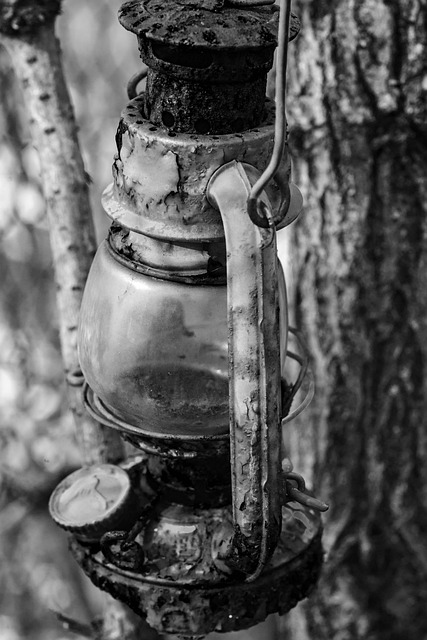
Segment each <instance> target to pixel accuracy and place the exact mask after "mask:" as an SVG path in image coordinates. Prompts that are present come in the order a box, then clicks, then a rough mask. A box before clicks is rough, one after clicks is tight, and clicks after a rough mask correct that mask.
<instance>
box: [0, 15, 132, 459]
mask: <svg viewBox="0 0 427 640" xmlns="http://www.w3.org/2000/svg"><path fill="white" fill-rule="evenodd" d="M12 4H16V3H12ZM30 4H31V3H30ZM0 9H1V10H2V12H4V3H2V4H1V5H0ZM24 14H25V12H24ZM13 15H14V16H15V14H13ZM19 15H20V12H19V11H18V15H17V16H15V17H14V18H13V20H12V24H16V25H17V27H16V29H15V31H16V33H15V35H13V36H8V35H5V34H4V35H3V36H2V38H1V43H2V44H4V45H5V47H6V49H7V50H8V52H9V54H10V57H11V60H12V63H13V66H14V69H15V73H16V75H17V77H18V78H19V80H20V81H21V87H22V92H23V98H24V101H25V105H26V108H27V112H28V118H29V124H30V131H31V135H32V138H33V143H34V145H35V147H36V149H37V151H38V153H39V157H40V164H41V169H42V182H43V191H44V195H45V198H46V204H47V214H48V219H49V228H50V238H51V246H52V253H53V262H54V272H55V280H56V285H57V295H56V298H57V305H58V312H59V329H60V337H61V350H62V356H63V361H64V369H65V374H66V376H67V380H68V381H69V382H70V381H71V384H70V385H69V398H70V404H71V408H72V410H73V413H74V417H75V420H76V426H77V436H78V439H79V443H80V447H81V451H82V457H83V460H84V462H85V463H92V462H97V461H103V460H106V459H110V460H114V459H117V457H119V456H120V452H121V445H120V441H119V440H118V438H117V437H116V436H115V434H110V433H106V431H104V429H103V428H101V427H100V426H98V425H97V424H96V423H94V422H93V420H92V419H91V418H90V417H89V416H88V415H87V413H86V412H85V410H84V407H83V404H82V398H81V386H79V385H78V384H77V386H76V385H75V384H73V380H72V379H73V373H74V372H76V371H77V370H78V369H79V364H78V358H77V326H78V316H79V310H80V303H81V298H82V294H83V288H84V284H85V281H86V277H87V274H88V271H89V268H90V265H91V262H92V258H93V255H94V252H95V249H96V244H95V234H94V230H93V223H92V216H91V210H90V204H89V194H88V187H87V182H86V174H85V171H84V167H83V161H82V157H81V153H80V149H79V145H78V141H77V128H76V124H75V120H74V114H73V110H72V106H71V103H70V99H69V95H68V91H67V88H66V85H65V81H64V76H63V73H62V67H61V59H60V47H59V43H58V41H57V39H56V37H55V33H54V25H53V22H52V21H51V20H50V21H48V22H47V23H46V24H43V25H42V26H38V24H36V26H35V28H33V29H32V30H30V31H28V32H27V29H28V28H29V27H28V25H27V22H28V21H26V22H25V21H24V22H25V25H26V29H24V30H23V31H22V30H20V28H19V25H20V22H19ZM25 16H27V17H28V14H25V15H24V17H25ZM7 26H8V23H7V21H6V20H5V21H4V22H3V23H2V26H1V30H3V31H4V30H6V32H8V29H7V28H6V27H7ZM9 31H10V29H9Z"/></svg>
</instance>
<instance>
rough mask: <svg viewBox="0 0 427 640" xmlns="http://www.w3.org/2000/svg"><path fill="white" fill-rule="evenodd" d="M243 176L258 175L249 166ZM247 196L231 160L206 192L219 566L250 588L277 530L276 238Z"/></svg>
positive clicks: (269, 552) (241, 170)
mask: <svg viewBox="0 0 427 640" xmlns="http://www.w3.org/2000/svg"><path fill="white" fill-rule="evenodd" d="M248 171H249V172H251V173H252V172H254V171H255V170H254V169H253V167H250V166H249V165H248ZM250 190H251V183H250V181H249V178H248V175H247V172H246V171H245V167H244V165H243V164H241V163H239V162H236V161H233V162H230V163H228V164H225V165H223V166H222V167H221V168H220V169H218V170H217V171H216V173H215V174H214V175H213V176H212V178H211V180H210V182H209V184H208V189H207V197H208V200H209V201H210V202H211V204H212V205H213V206H216V207H217V208H218V209H219V211H220V213H221V217H222V221H223V224H224V231H225V239H226V245H227V296H228V298H227V299H228V329H229V379H230V382H229V394H230V447H231V460H232V491H233V519H234V535H233V536H232V539H231V541H230V544H229V545H228V546H227V547H226V551H225V557H224V558H223V560H224V562H225V563H226V564H228V565H230V566H232V567H233V568H234V569H238V570H240V571H242V572H243V573H245V574H247V580H248V581H252V580H255V578H256V577H257V576H258V575H259V574H260V573H261V571H262V569H263V567H264V566H265V565H266V563H267V562H268V560H269V558H270V557H271V555H272V553H273V552H274V549H275V546H276V544H277V540H278V538H279V535H280V526H281V500H280V490H279V482H278V478H279V475H280V461H281V455H280V444H281V438H280V418H281V407H280V395H281V394H280V384H281V378H280V356H279V354H280V345H279V313H278V310H279V307H278V293H277V290H278V287H277V250H276V237H275V235H276V234H275V230H274V229H261V228H260V227H257V226H256V225H254V224H253V223H252V221H251V220H250V218H249V216H248V212H247V200H248V196H249V193H250ZM267 206H268V205H267ZM283 311H284V312H286V311H285V310H283Z"/></svg>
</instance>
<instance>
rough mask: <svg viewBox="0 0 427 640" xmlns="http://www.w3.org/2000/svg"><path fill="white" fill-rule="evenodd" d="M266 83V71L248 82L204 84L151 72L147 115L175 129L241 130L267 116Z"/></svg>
mask: <svg viewBox="0 0 427 640" xmlns="http://www.w3.org/2000/svg"><path fill="white" fill-rule="evenodd" d="M271 62H272V61H271ZM266 84H267V76H266V73H264V74H263V75H262V76H261V77H260V78H254V79H252V80H251V81H249V82H246V83H243V82H240V83H235V82H223V83H221V84H212V83H209V84H208V83H206V82H205V83H203V84H201V83H195V82H194V81H193V80H188V81H187V80H183V79H182V78H181V77H176V78H172V77H171V76H170V75H168V74H163V73H162V74H160V73H152V72H149V73H148V77H147V86H146V95H145V97H146V103H145V104H146V113H147V117H148V118H149V120H150V122H151V123H152V124H155V125H157V126H164V127H166V128H167V129H168V130H169V131H172V132H183V133H198V134H202V135H206V134H212V135H218V134H221V135H223V134H227V133H240V132H242V131H246V130H247V129H252V128H254V127H258V126H259V125H260V124H261V122H262V120H263V119H264V114H265V91H266Z"/></svg>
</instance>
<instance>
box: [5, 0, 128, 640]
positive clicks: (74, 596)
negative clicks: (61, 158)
mask: <svg viewBox="0 0 427 640" xmlns="http://www.w3.org/2000/svg"><path fill="white" fill-rule="evenodd" d="M119 5H120V2H119V0H115V1H114V2H111V0H110V1H108V2H107V0H98V1H97V2H89V3H88V2H85V1H84V0H74V1H73V2H71V0H68V2H64V5H63V13H62V16H61V17H60V18H59V20H58V21H57V33H58V36H59V38H60V40H61V43H62V48H63V63H64V68H65V74H66V78H67V80H68V85H69V89H70V93H71V97H72V102H73V104H74V107H75V112H76V119H77V122H78V125H79V129H80V134H79V136H80V144H81V147H82V152H83V157H84V161H85V165H86V170H87V172H88V174H89V176H90V179H91V181H92V184H91V197H92V202H93V211H94V216H95V224H96V228H97V233H98V238H99V239H102V237H103V235H104V234H105V232H106V229H107V226H108V225H107V220H106V218H105V216H104V215H103V214H102V210H101V206H100V194H101V191H102V189H103V188H104V187H105V186H106V185H107V184H108V182H109V181H110V176H111V163H112V157H113V154H114V151H115V145H114V134H115V129H116V127H117V123H118V118H119V114H120V111H121V109H122V108H123V106H124V104H125V103H126V90H125V89H126V83H127V80H128V79H129V77H130V76H131V75H132V74H133V73H135V71H137V70H138V68H139V67H140V64H141V63H140V62H139V57H138V51H137V45H136V39H135V38H134V37H133V36H132V35H131V34H129V33H128V32H126V31H125V30H124V29H123V28H122V27H121V26H120V25H119V23H118V21H117V9H118V7H119ZM0 87H1V89H0V269H1V287H0V300H1V303H0V513H1V517H0V640H21V639H24V638H25V639H31V640H42V639H43V640H53V639H55V640H61V639H62V638H69V637H74V638H76V637H79V635H78V634H77V635H75V634H74V635H73V636H71V635H70V632H69V631H67V629H66V628H65V627H66V625H65V626H64V625H62V624H61V622H60V621H59V620H58V619H57V616H56V615H55V612H59V613H61V614H63V615H65V616H68V617H69V618H71V619H75V620H80V621H83V622H86V623H87V622H89V621H90V620H91V619H92V618H93V617H94V616H95V615H99V614H100V613H102V611H101V607H102V602H103V600H102V598H101V597H100V595H99V593H98V592H97V591H96V590H95V589H94V588H93V587H92V586H91V585H90V584H89V582H88V581H87V580H86V579H85V578H83V577H82V574H81V573H80V571H79V570H78V568H77V566H76V565H75V563H74V561H73V559H72V558H71V556H70V555H69V554H68V552H67V542H66V537H65V536H64V534H63V533H62V532H60V531H59V530H57V528H56V527H55V525H54V524H53V523H52V522H51V521H50V519H49V516H48V508H47V506H48V500H49V495H50V493H51V491H52V490H53V488H54V487H55V485H56V484H57V482H58V481H59V480H60V479H61V478H62V477H63V476H65V475H67V474H68V473H69V472H70V471H72V470H73V469H75V468H77V467H78V466H79V452H78V449H77V447H76V443H75V438H74V426H73V421H72V417H71V415H70V413H69V411H68V408H67V403H66V398H65V385H64V381H63V376H62V363H61V358H60V353H59V341H58V326H57V318H56V310H55V286H54V281H53V273H52V259H51V253H50V247H49V235H48V227H47V221H46V215H45V203H44V199H43V195H42V191H41V187H40V175H39V163H38V156H37V151H36V150H35V149H34V147H33V146H32V143H31V140H30V136H29V131H28V124H27V120H26V118H27V115H26V111H25V104H24V103H23V100H22V96H21V94H20V91H19V87H18V86H17V84H16V82H15V80H14V77H13V72H12V70H11V67H10V61H9V59H8V57H7V54H6V53H5V51H3V50H0ZM88 179H89V178H88Z"/></svg>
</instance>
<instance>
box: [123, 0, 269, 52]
mask: <svg viewBox="0 0 427 640" xmlns="http://www.w3.org/2000/svg"><path fill="white" fill-rule="evenodd" d="M119 21H120V23H121V24H122V26H123V27H125V29H128V30H129V31H132V32H133V33H135V34H136V35H137V36H139V37H141V36H144V37H145V38H147V39H149V40H152V41H156V42H161V43H163V42H167V43H168V45H169V46H182V45H184V46H186V47H192V48H194V47H203V48H205V49H220V48H225V49H232V50H234V51H237V50H239V49H251V48H259V47H271V46H272V47H275V46H276V34H277V22H278V15H277V12H276V11H275V10H274V9H273V8H272V7H254V8H252V9H248V8H246V7H244V8H236V7H227V6H224V2H222V1H221V0H212V1H207V0H168V2H167V3H165V2H164V0H142V1H141V0H131V2H125V3H124V4H123V5H122V6H121V8H120V11H119ZM237 35H238V38H237V37H236V36H237Z"/></svg>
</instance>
